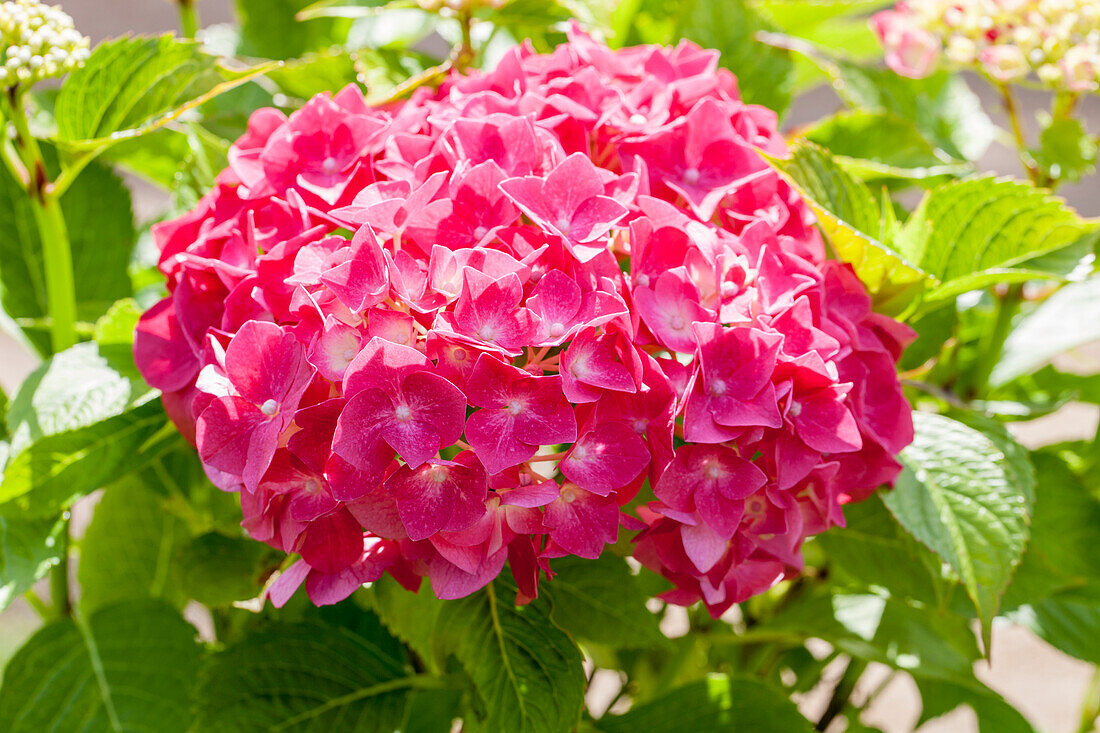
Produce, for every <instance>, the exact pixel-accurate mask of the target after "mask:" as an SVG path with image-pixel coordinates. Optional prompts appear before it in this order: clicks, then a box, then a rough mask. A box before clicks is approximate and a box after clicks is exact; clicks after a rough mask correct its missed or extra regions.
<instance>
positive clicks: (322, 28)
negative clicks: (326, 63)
mask: <svg viewBox="0 0 1100 733" xmlns="http://www.w3.org/2000/svg"><path fill="white" fill-rule="evenodd" d="M311 2H312V0H236V5H237V14H238V17H239V18H240V23H241V43H240V47H239V48H238V49H237V51H238V53H240V54H242V55H244V56H259V57H263V58H269V59H292V58H297V57H300V56H303V55H305V54H306V53H309V52H311V51H320V50H323V49H326V48H328V47H330V46H338V45H343V41H344V39H346V38H347V34H348V30H349V28H350V27H351V24H350V23H349V22H348V21H347V20H343V19H332V18H322V19H319V20H306V21H300V20H298V19H297V17H296V15H297V13H298V12H299V11H301V10H303V9H305V8H306V7H307V6H309V5H310V4H311Z"/></svg>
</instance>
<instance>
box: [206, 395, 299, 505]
mask: <svg viewBox="0 0 1100 733" xmlns="http://www.w3.org/2000/svg"><path fill="white" fill-rule="evenodd" d="M280 432H282V431H281V430H280V428H279V425H278V423H277V422H276V421H275V420H274V419H273V418H271V417H269V416H268V415H265V414H264V413H263V412H262V411H261V410H260V408H258V407H256V405H254V404H252V403H251V402H249V401H248V400H245V399H242V398H240V397H218V398H216V399H214V400H213V401H212V402H211V403H210V405H209V406H208V407H207V408H206V409H205V410H203V413H202V414H201V415H200V416H199V419H198V423H197V424H196V428H195V439H196V443H197V444H198V449H199V455H200V456H201V457H202V459H203V461H204V462H206V463H208V464H210V465H211V466H213V467H215V468H217V469H218V470H220V471H225V472H228V473H231V474H235V475H237V476H241V477H242V479H243V482H244V485H245V486H246V487H247V488H248V489H249V490H250V491H251V490H254V489H255V488H256V486H257V485H258V484H259V482H260V478H261V477H262V476H263V474H264V472H265V471H267V467H268V466H269V465H270V464H271V459H272V457H273V456H274V455H275V449H276V448H278V445H279V433H280Z"/></svg>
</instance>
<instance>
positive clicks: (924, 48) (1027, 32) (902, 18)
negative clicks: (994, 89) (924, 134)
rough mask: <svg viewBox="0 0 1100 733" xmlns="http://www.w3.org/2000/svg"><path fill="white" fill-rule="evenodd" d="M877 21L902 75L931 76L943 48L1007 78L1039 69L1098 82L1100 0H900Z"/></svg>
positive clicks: (1077, 86)
mask: <svg viewBox="0 0 1100 733" xmlns="http://www.w3.org/2000/svg"><path fill="white" fill-rule="evenodd" d="M871 26H872V28H873V29H874V31H875V33H876V34H878V37H879V38H880V39H881V41H882V44H883V46H884V47H885V49H886V63H887V64H888V65H889V66H890V68H892V69H893V70H894V71H896V72H897V73H899V74H902V75H903V76H908V77H912V78H920V77H923V76H927V75H928V74H929V73H931V72H932V70H933V69H934V68H935V66H936V64H937V61H938V60H939V59H940V58H941V56H942V57H945V58H946V59H947V60H948V61H949V62H950V63H952V64H954V65H956V66H961V67H972V68H978V69H980V70H981V71H983V72H984V73H986V74H988V75H989V76H990V77H992V78H993V79H995V80H996V81H999V82H1004V83H1009V82H1016V81H1021V80H1024V79H1026V78H1028V77H1030V76H1032V75H1033V76H1034V77H1036V78H1037V79H1038V80H1039V81H1040V82H1041V83H1042V84H1044V85H1046V86H1048V87H1051V88H1053V89H1058V90H1063V91H1068V92H1094V91H1096V90H1097V89H1098V86H1100V2H1097V0H902V1H901V2H899V3H898V4H897V5H896V6H895V7H894V9H893V10H887V11H883V12H881V13H877V14H875V16H874V17H873V18H872V19H871Z"/></svg>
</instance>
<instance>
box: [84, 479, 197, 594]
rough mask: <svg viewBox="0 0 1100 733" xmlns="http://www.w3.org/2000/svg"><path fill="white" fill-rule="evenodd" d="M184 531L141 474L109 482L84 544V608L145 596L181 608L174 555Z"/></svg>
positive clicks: (97, 506) (182, 538) (85, 536)
mask: <svg viewBox="0 0 1100 733" xmlns="http://www.w3.org/2000/svg"><path fill="white" fill-rule="evenodd" d="M186 533H187V528H186V527H185V526H183V523H182V522H180V521H179V520H178V519H176V517H175V516H174V515H172V514H171V513H169V512H167V511H165V508H164V504H163V502H162V500H161V497H160V496H158V495H157V494H156V493H155V492H154V491H152V490H150V489H149V488H147V487H146V486H144V485H143V482H142V480H141V478H140V477H139V476H129V477H126V478H124V479H122V480H121V481H119V482H118V483H116V484H113V485H111V486H108V487H107V489H106V490H105V491H104V493H103V498H101V499H100V500H99V503H98V504H96V507H95V513H94V514H93V515H92V523H91V524H90V525H88V531H87V533H86V534H85V535H84V539H83V540H82V541H81V543H80V565H79V566H78V569H77V578H78V579H79V581H80V587H81V589H82V592H81V596H80V608H81V611H82V612H83V613H84V614H88V613H90V612H92V611H95V610H96V609H98V608H102V607H104V606H107V605H110V604H112V603H116V602H118V601H125V600H137V599H141V598H161V599H164V600H165V601H167V602H169V603H172V604H173V605H176V606H182V605H183V601H185V600H186V599H185V598H184V597H183V595H182V594H181V593H180V590H179V579H178V577H177V568H176V567H175V566H174V565H173V563H172V558H173V554H174V552H175V551H176V547H177V546H178V545H179V544H180V543H181V542H182V541H183V540H184V539H185V538H186Z"/></svg>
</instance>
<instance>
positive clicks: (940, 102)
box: [811, 50, 997, 160]
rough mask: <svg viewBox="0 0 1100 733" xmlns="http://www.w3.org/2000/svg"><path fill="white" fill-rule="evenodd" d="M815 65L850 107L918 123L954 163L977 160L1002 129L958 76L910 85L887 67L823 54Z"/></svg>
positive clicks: (941, 73)
mask: <svg viewBox="0 0 1100 733" xmlns="http://www.w3.org/2000/svg"><path fill="white" fill-rule="evenodd" d="M811 59H812V60H814V61H815V62H817V63H818V64H819V66H821V68H822V70H823V71H824V72H825V73H826V75H827V76H829V77H830V79H831V80H832V86H833V89H835V90H836V92H837V94H839V95H840V98H841V99H843V100H844V101H845V102H846V103H847V104H848V105H850V106H851V107H854V108H856V109H863V110H866V111H869V112H889V113H891V114H894V115H896V116H897V117H900V118H902V119H905V120H910V121H912V122H913V123H914V124H915V125H916V127H917V129H919V130H920V131H921V132H922V134H924V136H925V137H926V138H928V140H929V141H930V142H932V144H934V145H935V146H936V147H937V148H939V149H940V150H942V151H943V152H944V153H946V154H947V155H948V156H950V157H951V158H955V159H959V160H977V159H978V158H980V157H981V156H982V155H983V154H984V153H985V151H986V149H987V148H988V147H989V145H990V143H992V142H993V139H994V137H995V135H996V130H997V128H996V127H995V126H994V125H993V123H992V121H991V120H990V119H989V117H988V116H987V115H986V114H985V112H984V111H983V110H982V104H981V101H980V100H979V99H978V97H977V95H975V94H974V92H972V91H971V90H970V88H969V87H968V86H967V84H966V82H965V81H964V80H963V79H962V78H961V77H960V76H958V75H956V74H952V73H949V72H947V71H939V72H936V73H934V74H932V75H930V76H927V77H925V78H923V79H907V78H905V77H903V76H899V75H897V74H895V73H894V72H893V71H890V70H889V69H883V68H881V66H877V65H870V64H859V63H853V62H849V61H845V60H843V59H838V58H829V57H828V56H826V55H825V53H824V52H822V51H820V50H816V51H815V52H814V53H813V55H812V56H811Z"/></svg>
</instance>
